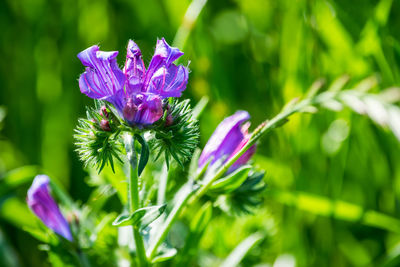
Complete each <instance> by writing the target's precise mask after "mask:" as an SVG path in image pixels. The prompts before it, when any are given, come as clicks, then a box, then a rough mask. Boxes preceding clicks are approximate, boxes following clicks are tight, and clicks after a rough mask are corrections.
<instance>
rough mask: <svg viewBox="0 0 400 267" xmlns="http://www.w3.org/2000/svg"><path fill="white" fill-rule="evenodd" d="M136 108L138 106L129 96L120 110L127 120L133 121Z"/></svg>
mask: <svg viewBox="0 0 400 267" xmlns="http://www.w3.org/2000/svg"><path fill="white" fill-rule="evenodd" d="M137 110H138V107H137V106H136V105H135V103H133V100H132V98H129V99H128V101H127V102H126V105H125V107H124V108H123V110H122V114H123V115H124V118H125V119H126V120H127V121H133V120H134V119H135V115H136V112H137Z"/></svg>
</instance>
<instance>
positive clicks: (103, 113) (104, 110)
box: [100, 106, 108, 118]
mask: <svg viewBox="0 0 400 267" xmlns="http://www.w3.org/2000/svg"><path fill="white" fill-rule="evenodd" d="M100 115H101V116H103V117H104V118H108V111H107V108H106V106H102V107H101V108H100Z"/></svg>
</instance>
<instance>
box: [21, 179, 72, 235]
mask: <svg viewBox="0 0 400 267" xmlns="http://www.w3.org/2000/svg"><path fill="white" fill-rule="evenodd" d="M49 182H50V179H49V177H48V176H47V175H37V176H36V177H35V179H34V180H33V183H32V185H31V187H30V188H29V190H28V196H27V203H28V206H29V208H30V209H31V210H32V211H33V213H35V214H36V216H38V217H39V218H40V220H42V222H43V223H44V224H45V225H46V226H47V227H49V228H50V229H52V230H53V231H54V232H56V233H57V234H59V235H61V236H63V237H64V238H65V239H68V240H69V241H72V235H71V231H70V229H69V225H68V222H67V220H66V219H65V218H64V216H63V215H62V214H61V211H60V209H59V208H58V205H57V203H56V202H55V201H54V199H53V198H52V197H51V195H50V192H49Z"/></svg>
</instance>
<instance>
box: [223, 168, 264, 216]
mask: <svg viewBox="0 0 400 267" xmlns="http://www.w3.org/2000/svg"><path fill="white" fill-rule="evenodd" d="M264 174H265V173H264V172H251V173H250V174H249V176H248V177H247V179H246V180H245V181H244V182H243V184H241V185H240V187H238V188H237V189H235V190H234V191H233V192H231V193H229V194H225V195H221V196H220V197H219V198H218V200H217V203H218V205H219V207H220V208H221V209H222V210H224V211H225V212H227V213H229V214H231V215H241V214H249V213H252V210H253V209H254V208H255V207H256V206H258V205H259V204H261V196H260V193H261V192H262V191H263V190H264V189H265V187H266V185H265V184H264V182H263V177H264Z"/></svg>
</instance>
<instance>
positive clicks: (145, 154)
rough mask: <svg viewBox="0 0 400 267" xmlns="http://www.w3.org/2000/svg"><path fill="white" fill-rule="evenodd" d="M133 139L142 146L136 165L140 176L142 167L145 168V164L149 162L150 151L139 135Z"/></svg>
mask: <svg viewBox="0 0 400 267" xmlns="http://www.w3.org/2000/svg"><path fill="white" fill-rule="evenodd" d="M135 138H136V140H137V141H138V142H139V143H140V145H141V146H142V149H141V151H140V158H139V165H138V175H139V176H140V175H141V174H142V171H143V170H144V167H146V164H147V162H148V161H149V155H150V150H149V145H148V144H147V142H146V140H144V139H143V137H142V136H141V135H140V134H135Z"/></svg>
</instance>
